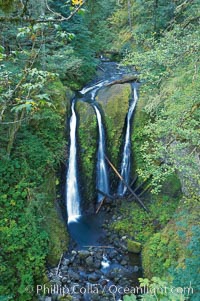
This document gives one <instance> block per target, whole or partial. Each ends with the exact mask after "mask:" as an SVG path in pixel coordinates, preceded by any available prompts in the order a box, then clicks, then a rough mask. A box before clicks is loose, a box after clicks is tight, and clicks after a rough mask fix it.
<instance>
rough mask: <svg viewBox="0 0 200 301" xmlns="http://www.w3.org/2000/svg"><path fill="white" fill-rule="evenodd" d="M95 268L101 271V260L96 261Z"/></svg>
mask: <svg viewBox="0 0 200 301" xmlns="http://www.w3.org/2000/svg"><path fill="white" fill-rule="evenodd" d="M94 267H95V269H100V268H101V261H100V260H95V262H94Z"/></svg>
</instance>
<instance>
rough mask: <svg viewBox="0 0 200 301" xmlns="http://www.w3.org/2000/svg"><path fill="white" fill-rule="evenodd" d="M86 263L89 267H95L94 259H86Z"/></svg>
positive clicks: (90, 257)
mask: <svg viewBox="0 0 200 301" xmlns="http://www.w3.org/2000/svg"><path fill="white" fill-rule="evenodd" d="M85 263H86V265H87V266H88V267H93V265H94V261H93V257H92V256H89V257H88V258H86V260H85Z"/></svg>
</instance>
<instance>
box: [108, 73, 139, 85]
mask: <svg viewBox="0 0 200 301" xmlns="http://www.w3.org/2000/svg"><path fill="white" fill-rule="evenodd" d="M131 82H139V78H138V76H137V75H135V74H134V75H127V76H124V77H123V78H121V79H116V80H114V81H112V82H110V83H108V84H106V85H105V87H109V86H113V85H117V84H126V83H131Z"/></svg>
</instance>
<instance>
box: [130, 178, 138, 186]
mask: <svg viewBox="0 0 200 301" xmlns="http://www.w3.org/2000/svg"><path fill="white" fill-rule="evenodd" d="M137 179H138V175H136V176H135V177H134V178H133V181H132V182H131V184H130V187H132V186H133V185H134V184H135V183H136V182H137Z"/></svg>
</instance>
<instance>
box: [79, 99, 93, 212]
mask: <svg viewBox="0 0 200 301" xmlns="http://www.w3.org/2000/svg"><path fill="white" fill-rule="evenodd" d="M76 110H77V114H78V119H79V122H78V131H77V132H78V148H79V178H80V186H81V192H82V193H81V194H82V197H83V200H82V204H83V206H84V211H87V210H88V209H89V208H90V209H91V208H92V207H93V204H94V202H93V201H94V198H95V196H96V189H95V187H96V148H97V139H98V136H97V122H96V116H95V112H94V109H93V108H92V106H91V105H90V104H89V103H87V102H83V101H78V102H77V104H76Z"/></svg>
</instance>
